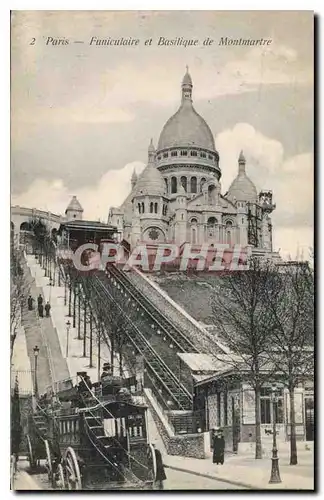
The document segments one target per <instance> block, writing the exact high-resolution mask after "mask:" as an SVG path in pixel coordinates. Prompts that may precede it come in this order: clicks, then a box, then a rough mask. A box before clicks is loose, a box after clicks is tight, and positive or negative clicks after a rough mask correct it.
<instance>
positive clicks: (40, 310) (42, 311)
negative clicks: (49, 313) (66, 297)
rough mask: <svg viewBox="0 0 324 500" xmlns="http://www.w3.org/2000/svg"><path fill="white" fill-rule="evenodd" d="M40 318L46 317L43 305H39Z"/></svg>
mask: <svg viewBox="0 0 324 500" xmlns="http://www.w3.org/2000/svg"><path fill="white" fill-rule="evenodd" d="M38 316H39V317H40V318H43V317H44V306H43V304H38Z"/></svg>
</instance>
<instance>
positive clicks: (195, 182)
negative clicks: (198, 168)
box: [190, 177, 197, 193]
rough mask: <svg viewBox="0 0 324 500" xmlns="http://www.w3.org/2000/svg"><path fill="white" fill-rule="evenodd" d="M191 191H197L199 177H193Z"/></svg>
mask: <svg viewBox="0 0 324 500" xmlns="http://www.w3.org/2000/svg"><path fill="white" fill-rule="evenodd" d="M190 191H191V192H192V193H197V177H191V181H190Z"/></svg>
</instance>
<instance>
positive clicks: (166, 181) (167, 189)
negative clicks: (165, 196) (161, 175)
mask: <svg viewBox="0 0 324 500" xmlns="http://www.w3.org/2000/svg"><path fill="white" fill-rule="evenodd" d="M164 182H165V189H166V192H167V193H168V192H169V185H168V179H164Z"/></svg>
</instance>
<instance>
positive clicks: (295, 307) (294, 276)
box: [267, 262, 314, 465]
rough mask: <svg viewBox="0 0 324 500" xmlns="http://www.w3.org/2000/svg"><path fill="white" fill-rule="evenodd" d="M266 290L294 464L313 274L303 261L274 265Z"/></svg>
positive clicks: (310, 350) (309, 352)
mask: <svg viewBox="0 0 324 500" xmlns="http://www.w3.org/2000/svg"><path fill="white" fill-rule="evenodd" d="M274 279H275V280H276V285H275V286H274V287H273V288H272V289H269V290H268V293H267V303H268V310H269V313H270V314H271V324H272V329H271V338H270V339H271V345H272V349H271V350H269V352H268V356H269V359H270V361H271V363H272V364H273V365H274V367H275V370H276V372H277V373H278V374H280V378H281V380H282V382H283V384H284V385H285V386H286V387H287V388H288V390H289V400H290V429H291V431H290V464H291V465H296V464H297V462H298V459H297V443H296V422H295V420H296V419H295V417H296V416H295V388H296V387H297V386H298V384H299V383H300V382H302V381H303V380H305V378H309V377H312V376H313V373H314V273H313V271H312V270H311V268H310V267H309V265H308V263H306V262H294V263H285V264H284V265H281V266H277V272H276V275H275V277H274Z"/></svg>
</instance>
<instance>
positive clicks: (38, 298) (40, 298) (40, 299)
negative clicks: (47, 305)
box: [37, 294, 43, 306]
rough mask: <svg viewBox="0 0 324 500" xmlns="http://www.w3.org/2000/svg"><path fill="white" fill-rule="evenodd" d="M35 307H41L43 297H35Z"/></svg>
mask: <svg viewBox="0 0 324 500" xmlns="http://www.w3.org/2000/svg"><path fill="white" fill-rule="evenodd" d="M37 305H38V306H40V305H43V297H42V295H41V294H39V295H38V297H37Z"/></svg>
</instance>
